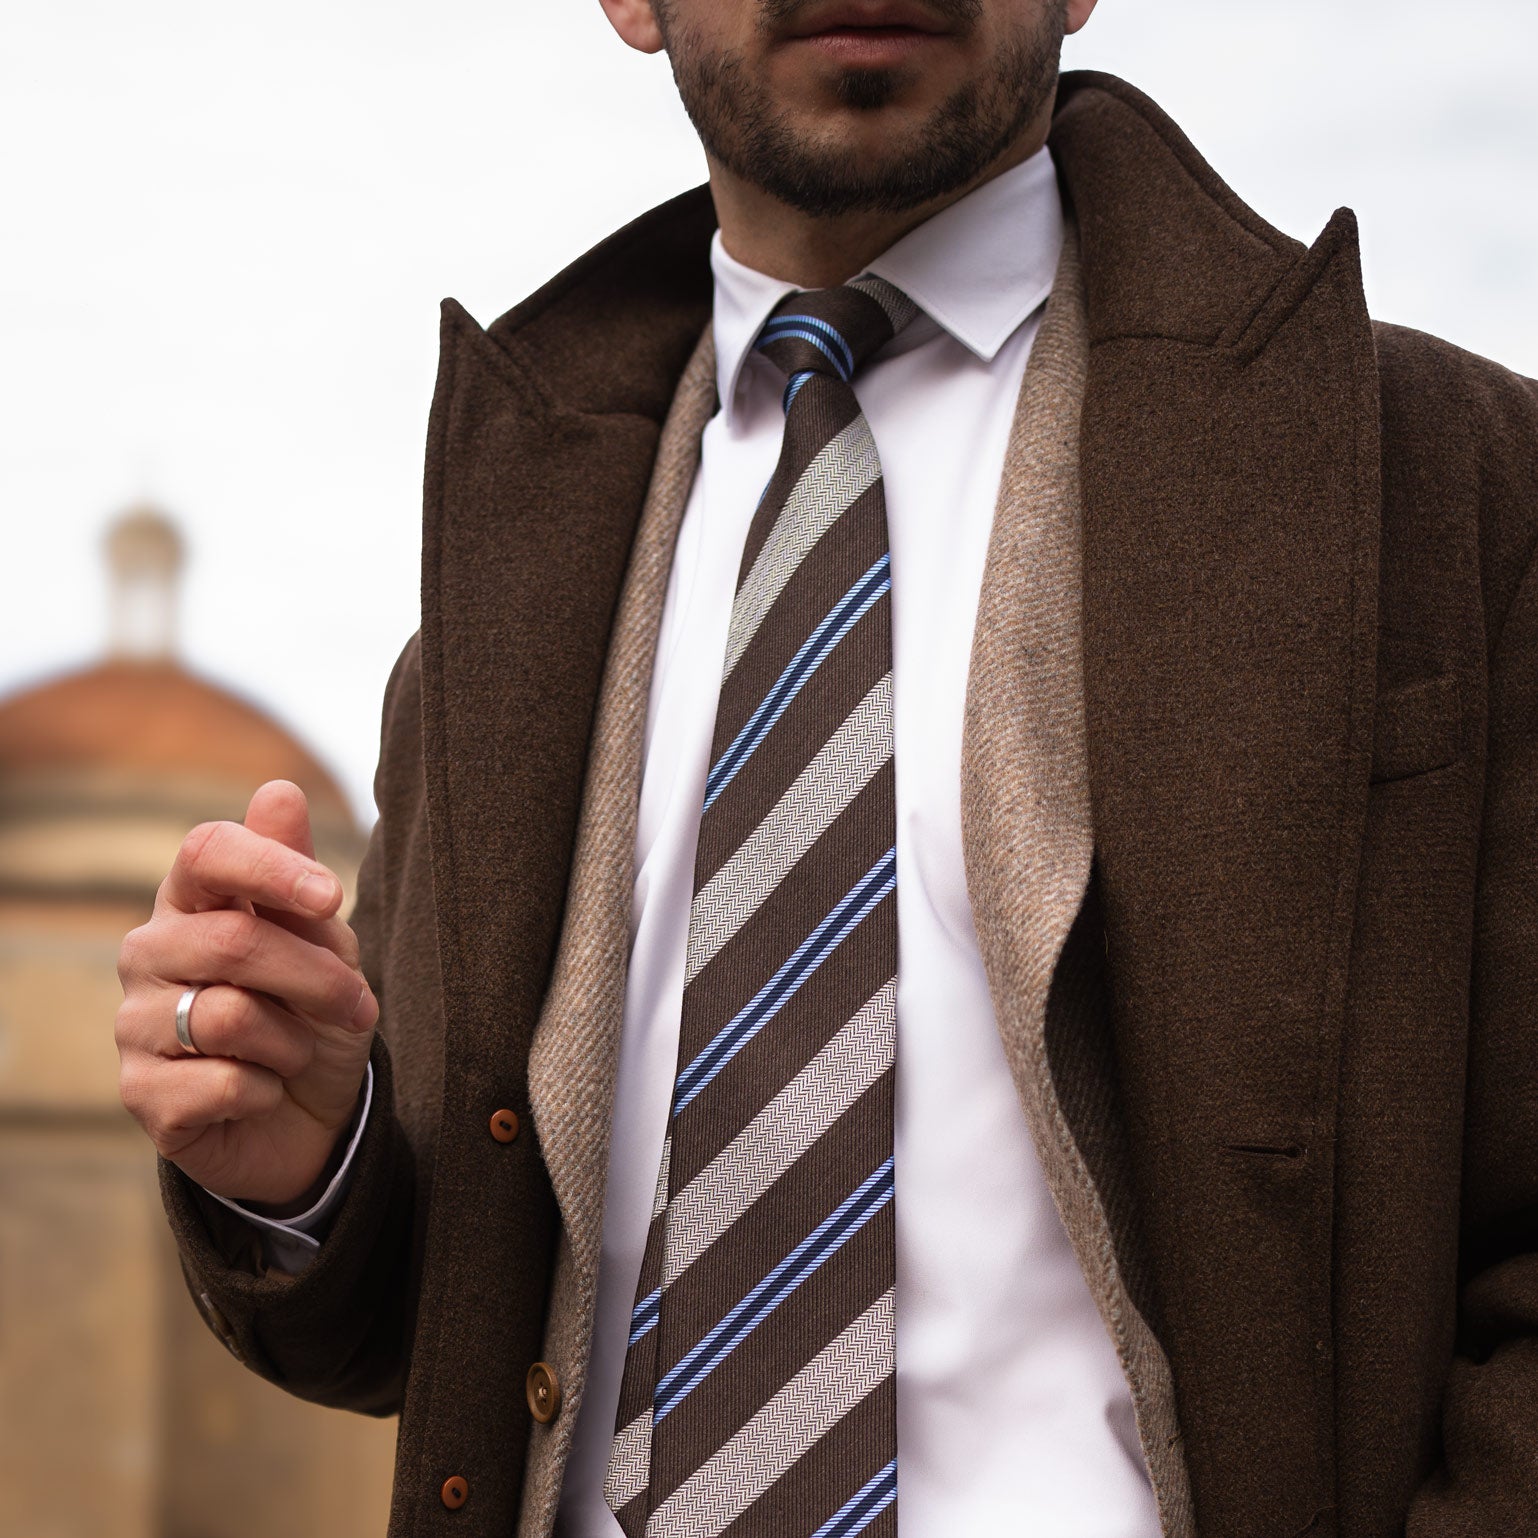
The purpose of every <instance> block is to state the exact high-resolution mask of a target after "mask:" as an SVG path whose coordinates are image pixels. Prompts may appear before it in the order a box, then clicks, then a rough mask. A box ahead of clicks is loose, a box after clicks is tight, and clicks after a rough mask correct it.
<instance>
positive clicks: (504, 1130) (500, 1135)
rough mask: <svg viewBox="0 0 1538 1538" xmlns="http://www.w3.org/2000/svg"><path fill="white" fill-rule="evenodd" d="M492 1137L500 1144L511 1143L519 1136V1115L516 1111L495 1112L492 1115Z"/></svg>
mask: <svg viewBox="0 0 1538 1538" xmlns="http://www.w3.org/2000/svg"><path fill="white" fill-rule="evenodd" d="M491 1135H492V1136H493V1137H494V1138H495V1139H496V1140H497V1141H498V1142H499V1143H511V1142H512V1140H513V1139H514V1138H515V1137H517V1136H518V1113H517V1112H516V1111H493V1112H492V1113H491Z"/></svg>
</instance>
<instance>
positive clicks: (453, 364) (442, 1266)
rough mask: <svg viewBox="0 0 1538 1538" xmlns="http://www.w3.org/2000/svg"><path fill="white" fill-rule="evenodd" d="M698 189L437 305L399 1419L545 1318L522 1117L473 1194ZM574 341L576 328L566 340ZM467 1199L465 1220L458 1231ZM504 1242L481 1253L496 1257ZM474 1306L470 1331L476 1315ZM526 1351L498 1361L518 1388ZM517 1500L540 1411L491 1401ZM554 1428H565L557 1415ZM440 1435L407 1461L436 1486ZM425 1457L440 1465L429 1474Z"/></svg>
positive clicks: (649, 460) (668, 370) (549, 1226)
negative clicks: (513, 301)
mask: <svg viewBox="0 0 1538 1538" xmlns="http://www.w3.org/2000/svg"><path fill="white" fill-rule="evenodd" d="M712 225H713V217H712V213H711V208H710V202H709V199H708V197H707V196H705V195H704V194H703V193H702V192H698V191H697V192H695V193H692V194H688V195H686V196H685V197H683V198H680V199H676V200H675V201H674V202H673V203H671V204H668V205H665V206H664V207H662V208H660V209H657V210H654V211H653V212H652V213H651V214H648V215H646V216H645V217H643V218H642V219H641V220H638V221H637V222H636V223H635V224H634V225H632V226H629V227H628V228H627V229H625V230H623V231H621V232H620V233H619V234H617V235H615V236H614V237H612V238H611V239H610V240H608V241H606V242H604V244H603V245H602V246H599V247H598V248H596V249H595V250H594V251H593V252H590V253H589V254H588V256H586V257H585V258H583V260H582V261H581V262H579V263H578V264H576V266H575V267H573V268H571V269H568V271H567V272H566V273H564V274H562V275H561V276H560V277H558V278H556V279H555V280H553V281H552V282H551V283H550V284H549V285H547V286H546V288H545V289H543V290H541V291H540V292H539V293H538V294H535V295H534V296H533V297H532V298H531V299H529V300H528V301H526V302H525V303H524V304H523V305H521V306H520V307H519V308H518V309H517V310H514V311H512V312H511V313H510V314H509V315H507V316H504V317H503V318H502V319H501V320H499V321H498V322H497V323H496V324H495V325H493V326H492V327H490V328H489V329H488V330H486V331H483V330H482V329H481V328H480V327H479V326H478V325H477V324H476V323H475V321H474V320H472V319H471V318H470V317H469V316H468V315H467V314H466V313H465V312H464V311H463V310H462V309H461V308H460V307H459V306H458V305H456V304H454V303H453V302H452V301H449V302H447V303H446V304H445V305H444V315H443V330H442V352H441V361H440V366H439V375H438V383H437V389H436V393H435V395H434V399H433V410H432V415H431V419H430V423H429V430H428V447H427V474H426V485H425V496H424V503H425V509H424V528H423V566H422V743H423V758H424V771H425V782H426V798H427V816H428V828H429V835H430V842H431V852H432V877H433V887H434V905H435V910H436V918H437V927H438V948H439V954H440V959H441V964H442V977H443V993H442V998H443V1043H444V1047H443V1053H444V1063H443V1094H442V1101H441V1111H440V1116H441V1124H440V1130H439V1133H438V1136H437V1139H436V1142H435V1144H434V1154H435V1165H434V1168H433V1170H432V1174H431V1199H430V1201H429V1203H428V1208H427V1213H426V1222H427V1232H426V1235H425V1241H424V1243H423V1245H422V1253H423V1255H424V1257H425V1266H426V1268H427V1272H426V1274H425V1275H424V1276H423V1277H422V1279H421V1283H420V1290H421V1294H422V1296H423V1297H424V1298H444V1299H446V1300H449V1301H448V1303H447V1304H446V1306H444V1307H441V1308H438V1309H435V1310H432V1311H425V1312H424V1314H423V1316H422V1317H421V1318H419V1320H418V1322H417V1335H416V1342H415V1349H416V1351H417V1352H418V1353H421V1354H422V1356H423V1359H424V1360H426V1361H427V1362H428V1363H430V1367H429V1368H428V1369H426V1370H424V1371H422V1372H420V1373H414V1374H413V1375H412V1393H413V1394H414V1395H416V1396H417V1397H418V1400H419V1401H420V1400H421V1399H427V1400H428V1401H429V1403H428V1404H426V1405H422V1404H421V1403H420V1402H419V1403H417V1404H412V1405H408V1406H407V1410H408V1412H410V1413H411V1414H413V1415H415V1416H417V1417H418V1420H419V1423H421V1422H422V1421H423V1420H425V1421H426V1422H428V1423H432V1424H437V1423H439V1420H440V1419H441V1417H439V1415H438V1411H437V1408H436V1406H435V1404H434V1403H432V1401H436V1400H438V1399H440V1398H444V1399H447V1398H452V1396H453V1395H454V1394H455V1393H456V1384H460V1383H465V1382H474V1381H477V1377H478V1375H482V1374H483V1373H484V1362H483V1361H482V1360H481V1356H482V1354H483V1353H484V1351H485V1350H486V1349H487V1348H488V1341H489V1340H495V1339H498V1338H499V1332H498V1331H497V1330H496V1329H494V1328H488V1329H487V1330H484V1331H483V1330H482V1329H481V1328H480V1327H479V1325H480V1322H481V1321H484V1320H500V1319H502V1318H522V1319H533V1320H537V1319H539V1318H541V1317H542V1315H543V1313H544V1309H545V1304H546V1300H547V1295H548V1288H549V1282H550V1271H549V1257H550V1255H551V1253H552V1250H553V1248H554V1245H553V1240H554V1237H555V1233H556V1220H557V1214H556V1209H555V1204H554V1202H553V1201H552V1198H551V1191H550V1185H549V1182H548V1181H547V1179H546V1176H545V1170H544V1166H543V1165H542V1163H541V1159H540V1157H539V1151H538V1147H537V1138H536V1132H537V1128H536V1130H535V1132H527V1133H525V1134H524V1135H521V1136H520V1137H519V1139H518V1141H517V1142H516V1143H515V1144H514V1145H513V1147H512V1149H510V1150H509V1151H508V1157H509V1158H510V1159H512V1160H513V1164H512V1165H511V1168H512V1169H513V1170H514V1172H515V1176H514V1178H513V1179H512V1180H511V1181H509V1180H508V1178H507V1176H506V1175H505V1174H503V1175H501V1176H500V1177H499V1186H498V1190H499V1196H500V1199H499V1200H498V1201H496V1202H492V1203H488V1202H485V1201H484V1200H482V1199H480V1198H481V1193H482V1192H483V1190H484V1181H485V1178H486V1168H485V1164H484V1160H485V1150H486V1148H487V1147H488V1146H490V1145H489V1140H488V1136H487V1132H486V1125H487V1120H488V1118H489V1117H490V1116H491V1114H492V1112H493V1111H495V1110H497V1109H498V1108H499V1107H507V1108H509V1109H513V1110H515V1111H516V1112H517V1113H518V1114H519V1116H520V1117H521V1118H523V1119H524V1120H525V1122H526V1124H527V1123H529V1122H532V1118H531V1117H529V1114H528V1113H529V1098H528V1085H527V1079H526V1065H527V1062H528V1055H529V1047H530V1041H531V1039H532V1036H533V1033H534V1027H535V1023H536V1020H537V1017H538V1014H539V1010H540V1005H541V1001H542V999H543V997H544V994H545V991H546V988H547V985H548V982H549V978H550V970H551V965H552V962H553V959H554V956H555V951H556V944H557V940H558V937H559V933H560V927H561V918H562V910H563V906H564V903H565V898H566V887H567V877H568V873H569V870H570V865H571V856H572V847H573V841H574V837H575V832H576V825H577V816H578V806H579V800H580V795H581V788H582V784H583V773H584V766H585V764H586V762H587V757H588V746H589V735H590V732H591V729H592V723H593V716H594V709H595V704H596V700H597V696H598V689H599V681H600V678H601V676H602V672H603V667H604V660H605V656H606V654H607V651H608V646H609V633H610V628H611V625H612V622H613V619H614V614H615V610H616V606H617V603H618V598H619V593H620V588H621V582H622V580H623V577H624V573H625V570H626V565H627V562H628V560H629V557H630V552H631V546H632V544H633V542H634V538H635V533H636V525H637V519H638V517H639V514H640V511H641V506H642V501H643V498H644V496H645V492H646V488H647V485H648V482H649V480H650V477H651V474H652V467H653V461H654V459H655V457H656V452H657V444H658V438H659V432H660V427H661V423H662V420H663V418H664V416H665V415H666V413H667V410H668V406H669V403H670V401H671V400H672V397H673V394H674V390H675V387H676V385H677V381H678V378H679V375H680V374H681V373H682V371H683V367H684V364H685V362H686V360H687V359H688V357H689V355H690V352H691V351H692V349H693V348H694V347H695V345H696V343H697V342H698V340H699V337H700V334H701V332H702V330H703V329H704V326H705V323H706V321H707V320H708V318H709V301H710V274H709V265H708V242H709V234H710V230H711V228H712ZM577 339H580V340H577ZM466 1214H473V1215H474V1221H470V1222H467V1221H466V1220H465V1219H466ZM488 1256H507V1257H514V1258H513V1260H512V1261H511V1262H510V1263H509V1262H504V1263H502V1264H500V1265H498V1266H496V1267H495V1268H490V1269H489V1268H488V1266H487V1263H486V1257H488ZM468 1320H474V1321H476V1323H475V1324H470V1323H467V1321H468ZM527 1365H528V1362H527V1360H522V1361H517V1360H515V1361H509V1362H506V1363H504V1364H503V1370H504V1371H506V1372H507V1373H509V1374H511V1375H515V1376H514V1381H515V1382H521V1375H522V1373H523V1372H524V1370H525V1369H526V1368H527ZM484 1413H485V1415H486V1416H487V1417H489V1421H490V1423H489V1424H487V1425H485V1426H483V1427H481V1428H480V1431H481V1432H482V1434H483V1435H484V1437H485V1439H486V1443H487V1445H489V1446H496V1447H497V1448H498V1449H499V1450H500V1453H501V1456H500V1457H499V1458H498V1459H497V1460H496V1463H495V1466H494V1467H488V1469H487V1471H486V1473H485V1474H484V1475H483V1476H482V1477H481V1493H480V1496H479V1499H481V1500H482V1501H485V1502H487V1503H488V1506H487V1509H491V1510H495V1509H497V1502H498V1501H499V1500H505V1501H506V1502H507V1503H508V1504H511V1503H512V1501H513V1498H514V1492H516V1490H517V1488H518V1485H519V1483H520V1480H521V1478H522V1474H523V1450H524V1447H525V1444H526V1442H527V1440H528V1438H529V1424H530V1422H529V1415H528V1411H527V1409H526V1408H525V1407H524V1405H523V1402H522V1396H521V1394H520V1393H518V1392H516V1391H514V1392H508V1393H506V1394H503V1395H501V1396H499V1397H498V1398H497V1399H496V1400H495V1401H493V1402H488V1403H487V1404H486V1405H485V1407H484ZM557 1424H559V1423H557ZM446 1455H447V1450H446V1449H442V1448H437V1447H435V1446H432V1445H427V1446H424V1447H423V1449H422V1452H421V1458H422V1465H421V1470H420V1473H419V1474H418V1476H417V1477H418V1478H420V1479H421V1481H422V1482H423V1485H422V1487H423V1488H424V1489H428V1488H431V1489H436V1488H437V1485H436V1484H435V1483H433V1480H435V1479H439V1478H440V1475H441V1470H439V1461H440V1460H441V1459H442V1458H443V1457H444V1456H446ZM435 1471H437V1472H435Z"/></svg>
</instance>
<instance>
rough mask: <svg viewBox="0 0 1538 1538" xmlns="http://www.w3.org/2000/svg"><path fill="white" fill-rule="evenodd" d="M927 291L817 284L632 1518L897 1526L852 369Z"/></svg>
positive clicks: (785, 312) (652, 1291)
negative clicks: (912, 293)
mask: <svg viewBox="0 0 1538 1538" xmlns="http://www.w3.org/2000/svg"><path fill="white" fill-rule="evenodd" d="M915 313H916V310H915V307H914V306H913V304H912V303H911V302H910V301H909V300H908V299H907V298H906V297H905V296H904V295H902V294H901V293H899V292H898V291H897V290H896V289H894V288H893V287H892V286H891V285H890V284H887V283H885V282H883V281H882V280H880V279H876V278H871V277H865V278H861V279H856V280H855V282H853V283H850V284H846V285H845V286H843V287H842V288H837V289H827V290H819V291H815V292H811V293H805V292H803V293H797V294H793V295H791V296H790V297H789V298H788V299H787V300H786V301H784V303H782V304H781V305H780V306H779V307H778V308H777V309H776V311H775V312H774V314H773V315H772V316H771V317H770V319H769V321H768V322H767V324H766V325H765V327H764V330H763V332H762V333H761V334H760V336H759V339H758V343H757V346H758V348H759V350H760V351H761V352H763V353H764V355H765V356H766V357H768V358H769V359H770V360H771V361H772V362H773V363H775V364H776V365H777V366H778V367H779V368H780V369H781V370H782V371H783V372H784V373H785V376H786V384H785V393H784V404H785V413H786V420H785V437H784V444H783V447H782V450H781V454H780V460H779V464H778V465H777V467H776V469H775V473H774V475H773V477H772V478H771V480H770V483H769V486H768V488H767V489H766V491H765V493H764V496H763V498H762V500H761V502H760V505H759V508H758V511H757V513H756V514H755V516H754V519H753V523H752V526H751V528H750V530H749V534H748V540H747V545H746V548H745V550H744V553H743V560H742V568H741V574H740V577H739V580H738V588H737V594H736V598H735V601H734V604H733V609H732V619H731V629H730V634H729V638H728V642H727V651H726V659H725V668H724V673H723V678H722V684H721V695H720V700H719V704H718V707H717V716H716V725H715V733H714V737H713V741H712V748H711V765H710V770H709V774H708V776H707V780H706V786H705V803H704V811H703V814H702V818H701V823H700V841H699V853H698V856H697V859H696V865H695V880H694V888H695V896H694V901H693V905H692V908H691V912H690V927H689V941H688V952H687V961H686V983H685V988H684V999H683V1015H682V1021H681V1026H680V1035H679V1053H678V1071H677V1078H676V1081H675V1087H674V1098H673V1107H672V1114H671V1118H670V1122H669V1128H668V1136H667V1141H666V1143H665V1145H664V1149H663V1157H662V1164H661V1169H660V1171H659V1174H658V1182H657V1197H656V1205H655V1207H654V1210H653V1216H652V1226H651V1230H650V1233H649V1235H648V1239H647V1246H646V1254H645V1258H644V1260H643V1263H642V1269H641V1276H640V1281H639V1285H638V1287H637V1296H636V1305H635V1311H634V1314H633V1316H632V1320H631V1335H630V1346H629V1352H628V1355H627V1357H626V1362H625V1372H624V1378H623V1382H622V1386H621V1392H620V1401H619V1410H618V1415H617V1421H616V1430H615V1439H614V1445H613V1449H612V1451H611V1455H610V1463H609V1470H608V1479H607V1482H606V1487H605V1493H606V1496H607V1498H608V1501H609V1505H610V1506H611V1507H612V1508H613V1510H614V1512H615V1514H616V1516H617V1517H618V1519H619V1522H620V1525H621V1527H622V1528H623V1529H624V1531H625V1532H626V1534H627V1535H629V1538H643V1535H644V1538H716V1535H718V1534H729V1535H731V1538H760V1535H762V1538H770V1535H773V1538H783V1535H791V1534H805V1535H806V1538H846V1535H852V1534H855V1533H868V1534H871V1535H873V1538H891V1535H895V1533H896V1504H895V1503H896V1494H897V1482H896V1454H897V1448H896V1427H895V1392H894V1390H895V1385H894V1376H893V1375H894V1354H893V1295H892V1288H893V1277H894V1229H893V1207H892V1202H893V1195H894V1188H893V1172H892V1092H893V1067H894V1061H895V1053H896V1008H895V1005H896V974H897V909H896V895H895V893H896V801H895V782H894V778H893V761H892V639H891V600H890V592H891V576H890V557H889V553H888V548H887V531H886V506H885V501H884V497H883V494H882V486H881V465H880V460H879V458H878V457H877V454H876V448H875V445H874V443H873V442H872V440H871V435H870V430H869V428H868V427H867V425H866V422H865V418H864V417H863V416H862V415H861V413H860V408H859V405H858V402H857V401H856V399H855V394H854V390H853V387H852V382H853V380H854V377H855V374H856V371H857V370H858V368H859V367H860V365H861V363H862V362H863V361H864V360H865V359H866V358H868V357H869V356H870V355H871V354H872V353H873V352H874V351H875V350H876V349H877V348H879V347H880V346H881V345H882V344H883V343H884V342H886V341H888V340H890V338H891V337H892V336H893V335H894V334H895V333H896V331H897V330H898V329H900V328H901V326H903V325H905V324H906V323H907V321H908V320H909V319H910V318H911V317H912V316H913V315H914V314H915Z"/></svg>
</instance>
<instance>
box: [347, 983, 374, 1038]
mask: <svg viewBox="0 0 1538 1538" xmlns="http://www.w3.org/2000/svg"><path fill="white" fill-rule="evenodd" d="M378 1019H379V1005H378V1003H377V1001H376V1000H375V998H374V995H373V993H372V991H371V990H370V988H369V985H368V984H367V983H364V985H363V992H362V993H360V994H359V995H358V1007H357V1008H356V1009H355V1010H353V1012H352V1023H353V1025H354V1026H355V1027H356V1028H357V1029H358V1030H360V1031H366V1030H369V1029H371V1028H372V1026H373V1024H374V1022H375V1021H376V1020H378Z"/></svg>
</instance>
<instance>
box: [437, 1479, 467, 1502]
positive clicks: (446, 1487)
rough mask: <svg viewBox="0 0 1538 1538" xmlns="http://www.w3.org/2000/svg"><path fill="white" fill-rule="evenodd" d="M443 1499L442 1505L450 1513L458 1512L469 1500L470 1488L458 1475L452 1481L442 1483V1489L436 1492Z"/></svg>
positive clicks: (447, 1480) (446, 1480)
mask: <svg viewBox="0 0 1538 1538" xmlns="http://www.w3.org/2000/svg"><path fill="white" fill-rule="evenodd" d="M438 1493H439V1494H440V1495H441V1496H442V1497H443V1504H444V1505H445V1506H447V1507H448V1508H449V1510H450V1511H458V1510H459V1508H460V1507H461V1506H463V1505H464V1503H465V1502H466V1501H467V1500H469V1499H470V1487H469V1485H467V1484H466V1483H465V1482H464V1480H463V1479H461V1478H460V1477H459V1475H458V1474H456V1475H454V1477H453V1478H452V1479H445V1480H444V1481H443V1489H442V1490H440V1491H439V1492H438Z"/></svg>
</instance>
